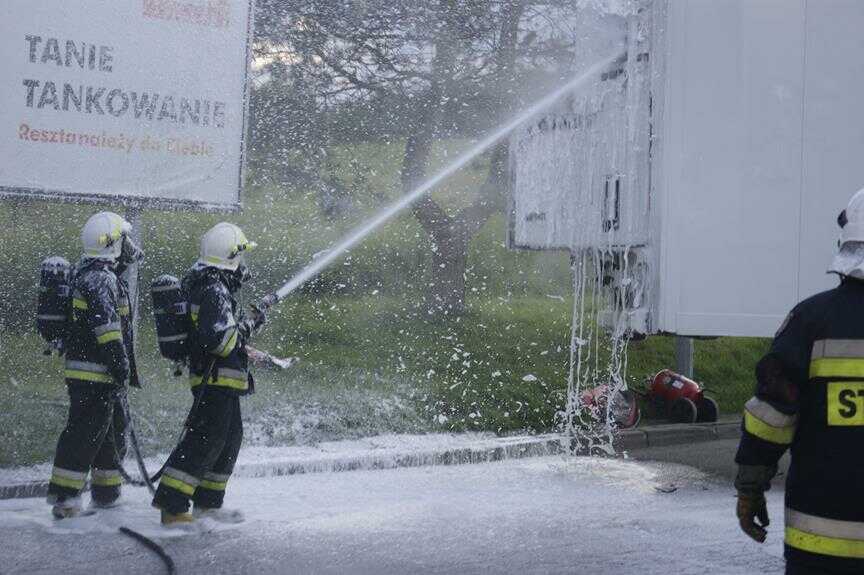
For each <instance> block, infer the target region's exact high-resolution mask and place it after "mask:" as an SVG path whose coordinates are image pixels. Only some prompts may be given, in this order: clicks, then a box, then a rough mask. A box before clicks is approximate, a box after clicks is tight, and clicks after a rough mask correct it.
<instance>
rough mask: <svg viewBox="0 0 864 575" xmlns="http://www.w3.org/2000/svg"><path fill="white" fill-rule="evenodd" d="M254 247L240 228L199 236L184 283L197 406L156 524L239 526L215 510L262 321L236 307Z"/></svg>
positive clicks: (169, 467)
mask: <svg viewBox="0 0 864 575" xmlns="http://www.w3.org/2000/svg"><path fill="white" fill-rule="evenodd" d="M254 247H255V244H254V243H253V242H250V241H249V240H247V239H246V236H245V235H244V234H243V231H242V230H241V229H240V228H239V227H237V226H235V225H234V224H230V223H224V222H223V223H220V224H217V225H216V226H214V227H213V228H211V229H210V230H209V231H208V232H207V233H206V234H204V237H203V238H202V239H201V252H200V257H199V259H198V261H197V262H196V263H195V265H194V266H193V267H192V269H191V270H190V272H189V273H188V274H187V276H186V277H185V278H184V279H183V287H184V289H185V291H186V293H187V294H188V301H189V312H190V318H191V330H190V331H191V333H190V335H189V377H190V386H191V388H192V393H193V395H194V396H195V397H196V401H197V402H198V403H197V408H195V411H194V413H193V414H192V415H191V417H190V421H189V422H187V431H186V433H185V435H184V436H183V439H182V440H181V442H180V444H179V445H178V446H177V448H176V449H175V450H174V453H172V455H171V457H170V458H169V459H168V462H167V463H166V466H165V469H164V471H163V475H162V479H161V481H160V483H159V488H158V489H157V491H156V496H155V498H154V499H153V505H154V507H157V508H159V509H160V510H161V515H162V523H163V525H171V524H177V523H189V522H192V521H194V520H195V518H197V517H210V518H213V519H215V520H217V521H223V522H239V521H242V519H243V518H242V515H241V514H240V512H239V511H232V510H226V509H222V502H223V499H224V497H225V488H226V486H227V483H228V479H229V478H230V476H231V472H232V470H233V469H234V463H235V461H236V460H237V454H238V453H239V451H240V443H241V441H242V439H243V422H242V420H241V417H240V399H239V398H240V396H241V395H245V394H248V393H251V392H252V391H253V387H254V386H253V380H252V377H251V374H250V373H249V371H248V364H249V358H248V354H247V350H246V344H247V342H249V340H250V338H251V337H252V335H253V334H254V333H256V332H257V331H258V330H259V329H260V328H261V326H262V325H263V324H264V321H265V317H264V314H263V312H260V311H257V310H253V311H252V312H251V313H250V314H249V315H248V316H246V315H244V314H243V313H242V312H241V310H240V309H239V308H238V303H237V295H238V292H239V290H240V288H241V287H242V285H243V284H244V283H245V282H246V281H248V279H249V271H248V268H247V267H246V263H245V254H246V252H247V251H249V250H251V249H252V248H254ZM190 500H191V501H192V502H194V504H195V506H194V509H193V512H192V513H190V512H189V508H190Z"/></svg>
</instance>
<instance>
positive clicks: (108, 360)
mask: <svg viewBox="0 0 864 575" xmlns="http://www.w3.org/2000/svg"><path fill="white" fill-rule="evenodd" d="M131 231H132V226H131V225H130V224H129V222H127V221H126V220H124V219H123V218H121V217H120V216H118V215H117V214H115V213H112V212H100V213H98V214H95V215H93V216H92V217H91V218H90V219H89V220H87V223H86V224H85V225H84V228H83V229H82V231H81V243H82V244H83V247H84V254H83V256H82V257H81V260H80V261H79V262H78V264H77V266H76V267H75V270H74V272H73V278H72V283H71V288H72V315H71V318H70V319H69V320H68V331H67V335H66V337H65V338H64V346H65V350H66V363H65V370H64V375H65V378H66V388H67V391H68V393H69V416H68V420H67V423H66V428H65V429H64V430H63V432H62V433H61V435H60V439H59V441H58V442H57V452H56V455H55V457H54V468H53V470H52V472H51V480H50V483H49V485H48V503H49V504H51V505H52V506H53V507H52V513H53V515H54V517H56V518H57V519H63V518H67V517H74V516H76V515H79V514H80V513H81V512H82V506H81V497H80V494H81V491H82V489H83V488H84V485H85V482H86V481H87V475H88V473H89V474H90V485H91V503H92V505H93V506H94V507H103V508H104V507H112V506H114V505H115V504H116V503H117V501H118V498H119V497H120V485H121V483H122V478H121V475H120V461H121V460H122V459H123V457H124V455H125V452H126V443H125V437H124V432H125V427H126V426H125V419H124V415H123V413H124V412H123V409H122V404H121V401H122V400H123V394H124V393H125V389H126V387H125V386H126V384H127V383H129V384H130V385H133V386H138V385H139V383H138V377H137V373H136V371H135V367H134V366H135V357H134V355H133V345H132V318H131V316H130V306H129V295H128V294H129V290H128V286H127V285H126V283H125V282H124V280H123V279H122V278H121V274H122V273H123V271H124V270H125V269H126V268H127V267H128V266H129V265H131V264H133V263H135V262H137V261H139V260H140V259H141V257H142V253H141V251H140V250H139V249H138V248H137V247H136V246H135V244H134V243H133V241H132V239H131V238H130V233H131Z"/></svg>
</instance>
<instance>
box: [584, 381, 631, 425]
mask: <svg viewBox="0 0 864 575" xmlns="http://www.w3.org/2000/svg"><path fill="white" fill-rule="evenodd" d="M609 387H610V386H608V385H598V386H597V387H593V388H590V389H586V390H585V391H583V392H582V394H581V400H582V405H583V406H584V407H585V408H588V409H589V410H591V413H592V415H593V416H594V417H596V418H597V419H598V420H602V419H603V418H604V416H605V412H606V407H607V405H609V402H610V400H611V405H609V413H608V415H609V417H610V418H611V419H612V421H613V422H614V423H615V428H616V429H630V428H632V427H636V426H637V425H639V420H640V419H641V418H642V414H641V412H640V411H639V403H638V402H637V401H636V395H635V394H634V393H633V392H632V391H628V390H619V391H615V392H611V391H610V389H609Z"/></svg>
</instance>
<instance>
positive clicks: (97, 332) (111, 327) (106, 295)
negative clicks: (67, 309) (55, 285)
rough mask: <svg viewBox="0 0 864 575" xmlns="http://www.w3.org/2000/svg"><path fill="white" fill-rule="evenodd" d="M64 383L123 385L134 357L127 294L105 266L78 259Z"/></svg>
mask: <svg viewBox="0 0 864 575" xmlns="http://www.w3.org/2000/svg"><path fill="white" fill-rule="evenodd" d="M65 343H66V365H65V369H64V376H65V377H66V379H71V380H77V381H88V382H93V383H124V382H126V381H127V380H128V378H129V371H130V368H129V366H130V361H133V360H134V358H133V357H132V353H133V350H132V325H131V321H130V317H129V296H128V290H127V289H126V285H125V284H124V282H123V281H122V280H121V279H120V278H119V277H117V275H116V274H115V273H114V271H113V269H112V266H111V264H110V263H108V262H104V261H101V260H92V259H85V260H82V261H81V262H80V263H79V264H78V266H77V268H76V270H75V275H74V279H73V281H72V320H71V322H70V327H69V333H68V336H67V338H66V342H65Z"/></svg>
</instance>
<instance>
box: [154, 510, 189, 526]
mask: <svg viewBox="0 0 864 575" xmlns="http://www.w3.org/2000/svg"><path fill="white" fill-rule="evenodd" d="M161 511H162V526H163V527H186V526H190V525H191V524H192V523H194V522H195V518H194V517H193V516H192V514H191V513H189V512H188V511H186V512H183V513H169V512H167V511H165V510H164V509H162V510H161Z"/></svg>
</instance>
